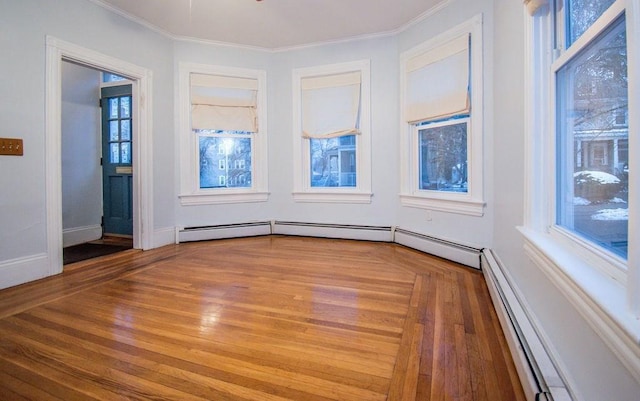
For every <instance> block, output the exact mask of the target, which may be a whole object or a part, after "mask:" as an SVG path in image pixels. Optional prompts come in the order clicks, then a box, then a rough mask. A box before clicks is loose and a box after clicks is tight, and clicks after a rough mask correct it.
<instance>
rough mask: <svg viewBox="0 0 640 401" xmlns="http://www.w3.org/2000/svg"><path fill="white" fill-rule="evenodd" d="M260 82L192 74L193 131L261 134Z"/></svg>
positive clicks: (248, 79)
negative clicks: (259, 129) (259, 124)
mask: <svg viewBox="0 0 640 401" xmlns="http://www.w3.org/2000/svg"><path fill="white" fill-rule="evenodd" d="M257 94H258V80H257V79H251V78H239V77H227V76H221V75H208V74H191V128H192V129H211V130H222V131H244V132H258V112H257Z"/></svg>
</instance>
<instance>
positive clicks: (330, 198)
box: [293, 190, 373, 203]
mask: <svg viewBox="0 0 640 401" xmlns="http://www.w3.org/2000/svg"><path fill="white" fill-rule="evenodd" d="M372 196H373V194H371V193H363V192H337V191H335V190H332V192H324V191H322V192H321V191H316V192H311V191H309V192H294V193H293V200H294V201H296V202H303V203H304V202H308V203H311V202H317V203H371V197H372Z"/></svg>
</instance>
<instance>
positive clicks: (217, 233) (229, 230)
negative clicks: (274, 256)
mask: <svg viewBox="0 0 640 401" xmlns="http://www.w3.org/2000/svg"><path fill="white" fill-rule="evenodd" d="M269 234H271V222H270V221H258V222H252V223H239V224H220V225H215V226H203V227H185V228H182V229H178V230H177V233H176V243H180V242H190V241H206V240H212V239H223V238H238V237H255V236H259V235H269Z"/></svg>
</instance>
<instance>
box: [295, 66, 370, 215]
mask: <svg viewBox="0 0 640 401" xmlns="http://www.w3.org/2000/svg"><path fill="white" fill-rule="evenodd" d="M293 87H294V89H293V99H294V110H295V112H294V127H295V128H294V133H293V138H294V160H295V163H296V164H298V165H299V166H300V168H297V169H295V170H294V199H295V200H296V201H298V202H345V203H369V202H370V201H371V155H370V153H371V151H370V148H371V133H370V127H369V126H370V123H369V115H370V111H369V92H370V90H369V61H368V60H367V61H360V62H353V63H343V64H334V65H328V66H320V67H311V68H300V69H296V70H294V73H293Z"/></svg>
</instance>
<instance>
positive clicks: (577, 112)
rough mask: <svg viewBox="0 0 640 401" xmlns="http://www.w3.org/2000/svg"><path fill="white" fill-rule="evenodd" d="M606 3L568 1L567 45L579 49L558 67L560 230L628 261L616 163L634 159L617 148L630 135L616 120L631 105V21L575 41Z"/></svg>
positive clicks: (622, 185)
mask: <svg viewBox="0 0 640 401" xmlns="http://www.w3.org/2000/svg"><path fill="white" fill-rule="evenodd" d="M594 3H598V4H594ZM600 3H604V2H602V1H594V0H573V1H571V2H569V5H570V6H571V10H572V12H570V13H568V15H567V24H568V25H569V26H570V27H571V28H570V30H569V31H570V33H571V36H570V37H569V39H570V41H569V43H567V44H568V45H569V46H570V48H572V49H573V48H575V49H576V50H575V54H574V56H573V57H572V58H570V59H567V60H564V62H560V63H559V64H558V65H557V67H556V115H557V120H558V121H557V141H558V146H557V150H556V153H557V159H558V167H557V177H558V178H557V183H558V190H557V192H556V204H557V219H556V224H558V226H560V227H562V228H564V229H567V230H569V231H570V232H571V233H573V234H576V235H579V236H581V237H583V238H585V239H587V240H588V241H589V242H592V243H593V244H596V245H597V246H600V247H602V248H604V249H605V250H606V251H608V252H612V253H613V254H615V255H617V256H620V257H622V258H624V259H626V257H627V244H628V229H627V228H628V224H627V223H628V218H629V216H628V193H629V188H628V182H627V181H626V180H621V178H623V177H622V175H621V173H620V169H619V168H618V166H617V165H619V164H622V165H623V164H625V163H627V162H628V160H620V157H619V156H620V155H619V153H618V149H614V142H615V141H619V140H625V141H626V140H628V138H629V131H628V129H619V128H617V127H616V124H615V119H616V116H617V115H618V114H619V113H622V115H623V116H624V114H625V113H626V109H627V107H628V97H627V57H626V34H625V32H626V29H625V19H624V16H620V17H618V18H617V19H616V20H615V21H613V22H612V23H611V24H610V25H609V26H608V27H607V28H606V29H604V30H602V31H601V32H599V33H598V34H591V37H590V39H591V40H590V41H588V42H587V43H584V42H582V43H575V39H577V37H576V36H577V35H582V34H584V32H585V31H586V30H587V29H588V26H589V25H592V24H593V23H594V22H595V20H594V14H595V13H596V12H597V13H599V14H602V12H603V11H604V10H602V7H596V6H597V5H601V4H600ZM609 3H610V2H609ZM574 9H579V10H580V11H581V12H580V13H577V12H574V11H573V10H574ZM585 10H593V11H594V12H593V13H585ZM585 14H586V15H585ZM599 14H598V15H599ZM574 43H575V44H574ZM584 86H588V87H590V88H595V90H590V91H588V93H587V92H585V91H583V90H582V89H581V88H582V87H584ZM577 141H579V142H580V145H579V146H578V145H576V142H577ZM576 147H578V148H579V149H580V151H581V152H582V155H581V162H580V163H576V161H575V160H574V159H575V158H576V156H575V154H576ZM610 153H613V154H611V155H610ZM610 159H613V160H611V161H612V163H610ZM616 174H617V175H616Z"/></svg>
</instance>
